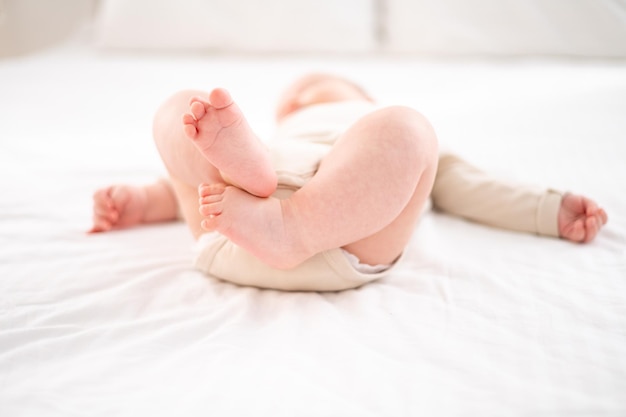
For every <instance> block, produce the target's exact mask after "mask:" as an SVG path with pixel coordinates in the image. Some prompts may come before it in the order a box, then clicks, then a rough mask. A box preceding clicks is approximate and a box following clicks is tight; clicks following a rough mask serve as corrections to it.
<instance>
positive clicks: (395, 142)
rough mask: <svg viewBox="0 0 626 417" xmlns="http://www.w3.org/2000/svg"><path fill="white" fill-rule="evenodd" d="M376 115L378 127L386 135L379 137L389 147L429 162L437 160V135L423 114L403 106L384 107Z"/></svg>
mask: <svg viewBox="0 0 626 417" xmlns="http://www.w3.org/2000/svg"><path fill="white" fill-rule="evenodd" d="M377 113H378V117H379V120H380V121H381V124H382V125H381V126H380V127H381V128H382V129H384V131H386V132H387V133H388V134H385V135H382V136H381V137H382V138H383V140H385V141H389V142H390V143H389V146H393V147H397V148H399V149H403V150H405V151H406V152H407V153H410V154H413V153H417V154H419V155H420V157H421V158H425V159H427V160H429V161H430V160H436V159H437V155H438V151H439V150H438V141H437V135H436V134H435V130H434V129H433V127H432V125H431V124H430V122H429V121H428V119H427V118H426V117H425V116H424V115H423V114H421V113H420V112H418V111H416V110H414V109H412V108H410V107H405V106H391V107H385V108H383V109H380V110H378V112H377Z"/></svg>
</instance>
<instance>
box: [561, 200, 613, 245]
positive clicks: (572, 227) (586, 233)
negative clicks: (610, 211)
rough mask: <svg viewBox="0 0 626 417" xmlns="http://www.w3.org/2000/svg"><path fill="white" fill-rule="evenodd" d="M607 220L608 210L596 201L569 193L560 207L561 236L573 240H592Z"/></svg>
mask: <svg viewBox="0 0 626 417" xmlns="http://www.w3.org/2000/svg"><path fill="white" fill-rule="evenodd" d="M607 220H608V217H607V215H606V212H605V211H604V210H603V209H602V208H600V207H598V205H597V204H596V203H595V201H593V200H591V199H589V198H587V197H584V196H581V195H576V194H569V193H568V194H565V195H564V196H563V200H562V201H561V207H560V209H559V215H558V225H559V236H560V237H562V238H563V239H567V240H571V241H572V242H581V243H587V242H591V240H593V238H595V237H596V235H597V234H598V232H599V231H600V229H601V228H602V226H604V225H605V224H606V222H607Z"/></svg>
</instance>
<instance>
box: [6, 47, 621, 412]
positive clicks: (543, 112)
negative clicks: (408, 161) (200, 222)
mask: <svg viewBox="0 0 626 417" xmlns="http://www.w3.org/2000/svg"><path fill="white" fill-rule="evenodd" d="M308 70H328V71H334V72H338V73H340V74H343V75H347V76H350V77H352V78H355V79H356V80H357V81H358V82H360V83H361V84H363V85H364V86H365V87H366V88H368V89H369V90H371V91H372V94H373V95H374V96H375V97H378V98H379V99H380V101H381V102H383V103H389V104H392V103H401V104H407V105H411V106H414V107H416V108H417V109H419V110H420V111H421V112H423V113H424V114H425V115H427V116H428V117H429V118H430V119H431V121H432V122H433V125H434V126H435V129H436V130H437V132H438V134H439V138H440V140H441V142H442V143H443V144H445V146H447V147H451V148H453V149H456V150H457V151H458V152H459V153H460V154H461V155H463V156H464V157H466V158H467V159H469V160H470V161H472V162H474V163H476V164H477V165H479V166H481V167H483V168H484V169H486V170H490V171H492V172H494V173H495V174H497V175H501V176H502V177H503V178H508V179H514V180H519V181H522V182H530V183H537V184H540V185H545V186H550V187H553V188H557V189H561V190H572V191H576V192H580V193H584V194H586V195H589V196H591V197H593V198H594V199H596V201H598V202H599V203H601V204H602V205H603V206H604V207H605V208H606V210H607V212H608V213H609V217H610V219H609V223H608V224H607V226H606V227H605V229H604V230H603V231H602V232H601V234H600V235H599V236H598V238H597V239H596V240H595V241H594V242H593V243H591V244H589V245H577V244H571V243H568V242H565V241H561V240H558V239H550V238H540V237H537V236H532V235H524V234H518V233H513V232H507V231H501V230H495V229H492V228H487V227H484V226H480V225H477V224H473V223H470V222H467V221H464V220H462V219H458V218H453V217H450V216H447V215H445V214H442V213H437V212H433V211H428V212H427V213H425V215H424V217H423V219H422V221H421V223H420V225H419V226H418V228H417V229H416V231H415V234H414V237H413V239H412V241H411V243H410V246H409V247H408V248H407V256H406V259H405V260H404V262H403V263H402V264H401V265H400V267H398V268H397V269H396V270H395V271H394V273H393V274H392V275H391V276H390V277H388V278H387V279H384V280H382V281H380V282H376V283H373V284H371V285H367V286H365V287H362V288H360V289H357V290H352V291H345V292H340V293H326V294H319V293H283V292H277V291H268V290H259V289H255V288H242V287H237V286H234V285H231V284H228V283H225V282H221V281H218V280H216V279H213V278H210V277H206V276H203V275H202V274H201V273H199V272H197V271H195V270H193V269H192V267H191V259H192V256H193V254H192V249H193V244H194V242H193V239H192V238H191V236H190V235H189V233H188V232H187V230H186V227H185V226H184V225H183V224H181V223H169V224H163V225H154V226H149V227H141V228H136V229H131V230H127V231H119V232H114V233H109V234H100V235H94V236H92V235H87V234H86V233H85V231H86V230H87V229H88V228H89V225H90V216H91V213H90V210H91V194H92V192H93V191H94V190H95V189H96V188H98V187H100V186H104V185H107V184H109V183H115V182H129V183H137V184H141V183H143V182H146V181H150V180H152V179H154V178H156V177H159V176H161V175H164V170H163V169H162V167H161V165H160V162H159V158H158V156H157V153H156V151H155V150H154V148H153V145H152V143H151V137H150V135H151V118H152V115H153V113H154V111H155V109H156V108H157V106H158V105H159V103H160V101H162V100H163V99H164V98H165V97H167V96H168V95H169V94H171V93H173V92H174V91H176V90H179V89H182V88H200V89H210V88H212V87H214V86H224V87H227V88H229V89H230V90H231V92H232V94H233V96H234V97H235V98H236V99H237V100H238V102H239V104H240V106H241V107H242V109H243V110H244V112H245V113H246V114H247V115H248V119H249V121H250V123H251V124H252V125H253V126H254V127H255V128H256V129H257V131H258V132H259V133H260V134H261V136H262V137H267V136H268V135H270V134H271V132H272V119H271V118H272V110H273V105H274V103H275V102H276V100H277V97H278V88H279V87H281V86H283V85H284V83H285V81H286V80H289V79H292V78H294V77H295V76H296V75H298V74H300V73H301V72H304V71H308ZM625 111H626V63H622V62H615V61H612V62H600V61H595V62H584V61H549V60H548V61H546V60H543V61H538V60H524V61H515V60H508V61H507V60H503V61H452V60H449V61H420V60H415V59H413V60H412V59H408V58H387V59H384V58H364V57H357V58H350V57H348V58H341V57H338V56H335V57H330V58H326V59H322V58H320V57H310V56H309V57H307V56H302V57H294V58H288V57H280V56H274V57H263V56H253V57H248V58H246V57H241V56H228V55H223V56H187V55H174V56H155V55H137V56H133V55H113V54H98V53H95V52H92V51H88V50H86V51H76V50H73V49H71V50H66V49H58V50H51V51H48V52H45V53H42V54H39V55H35V56H29V57H22V58H13V59H5V60H1V61H0V173H1V176H0V415H2V416H57V415H58V416H71V415H89V416H111V415H118V416H119V415H121V416H140V415H153V416H154V415H157V416H160V415H164V416H165V415H168V416H169V415H185V416H201V415H202V416H204V415H214V416H243V415H255V416H272V417H276V416H338V415H341V416H359V417H367V416H382V415H384V416H416V415H428V416H461V415H463V416H465V415H472V416H476V415H483V416H485V415H498V416H502V415H507V416H511V415H524V416H527V415H533V416H538V415H545V416H570V415H588V416H623V415H626V395H625V394H624V393H626V258H625V248H626V218H625V216H626V196H625V193H624V191H625V190H626V189H625V188H624V184H623V182H624V179H625V178H626V164H625V163H624V161H626V137H625V133H626V117H625Z"/></svg>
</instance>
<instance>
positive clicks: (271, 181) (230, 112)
mask: <svg viewBox="0 0 626 417" xmlns="http://www.w3.org/2000/svg"><path fill="white" fill-rule="evenodd" d="M183 125H184V127H183V129H184V132H185V134H186V135H187V136H188V137H189V139H191V140H192V141H193V143H194V144H195V145H196V148H198V151H200V153H201V154H202V155H203V156H204V157H205V158H206V159H207V160H208V161H209V162H210V163H211V164H213V166H215V167H216V168H217V169H218V170H219V171H220V172H221V173H222V176H223V177H227V178H225V180H227V181H228V182H230V183H232V184H234V185H236V186H237V187H239V188H241V189H243V190H245V191H247V192H249V193H250V194H253V195H256V196H259V197H268V196H270V195H272V193H273V192H274V191H275V190H276V173H275V172H274V169H273V168H272V164H271V162H270V158H269V154H268V151H267V149H266V147H265V146H264V145H263V143H262V142H261V141H260V140H259V139H258V138H257V136H256V135H255V133H254V132H253V131H252V129H251V128H250V126H249V125H248V122H247V121H246V119H245V117H244V116H243V114H242V113H241V111H240V110H239V107H238V106H237V104H235V103H234V102H233V100H232V98H231V97H230V94H229V93H228V92H227V91H226V90H224V89H221V88H218V89H215V90H213V91H212V92H211V94H210V96H209V100H206V99H204V98H202V97H194V98H192V99H191V102H190V105H189V113H186V114H185V115H184V116H183Z"/></svg>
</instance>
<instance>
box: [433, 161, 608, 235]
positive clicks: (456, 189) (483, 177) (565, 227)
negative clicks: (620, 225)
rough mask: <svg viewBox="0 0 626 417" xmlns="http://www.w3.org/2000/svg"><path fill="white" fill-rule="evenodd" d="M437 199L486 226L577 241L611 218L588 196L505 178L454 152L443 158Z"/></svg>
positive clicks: (444, 208)
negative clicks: (565, 192)
mask: <svg viewBox="0 0 626 417" xmlns="http://www.w3.org/2000/svg"><path fill="white" fill-rule="evenodd" d="M432 199H433V205H434V206H435V208H437V209H439V210H442V211H445V212H447V213H450V214H453V215H456V216H460V217H463V218H466V219H468V220H472V221H475V222H478V223H481V224H486V225H490V226H494V227H499V228H502V229H508V230H515V231H520V232H527V233H536V234H539V235H544V236H553V237H561V238H564V239H567V240H571V241H574V242H589V241H591V240H592V239H593V238H594V237H595V236H596V235H597V233H598V231H599V230H600V228H601V227H602V226H603V225H604V224H605V223H606V220H607V217H606V213H605V212H604V210H602V209H600V208H598V207H597V205H596V204H595V203H594V202H593V201H591V200H590V199H588V198H586V197H583V196H578V195H573V194H565V195H564V196H563V195H562V194H561V193H559V192H556V191H554V190H546V189H544V188H540V187H531V186H526V185H522V184H517V183H512V182H507V181H503V180H501V179H498V178H494V177H493V176H491V175H489V174H487V173H485V172H483V171H481V170H479V169H477V168H476V167H474V166H472V165H471V164H469V163H467V162H466V161H464V160H463V159H461V158H459V157H457V156H455V155H451V154H444V155H442V156H441V157H440V160H439V168H438V171H437V177H436V179H435V184H434V186H433V191H432Z"/></svg>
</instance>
